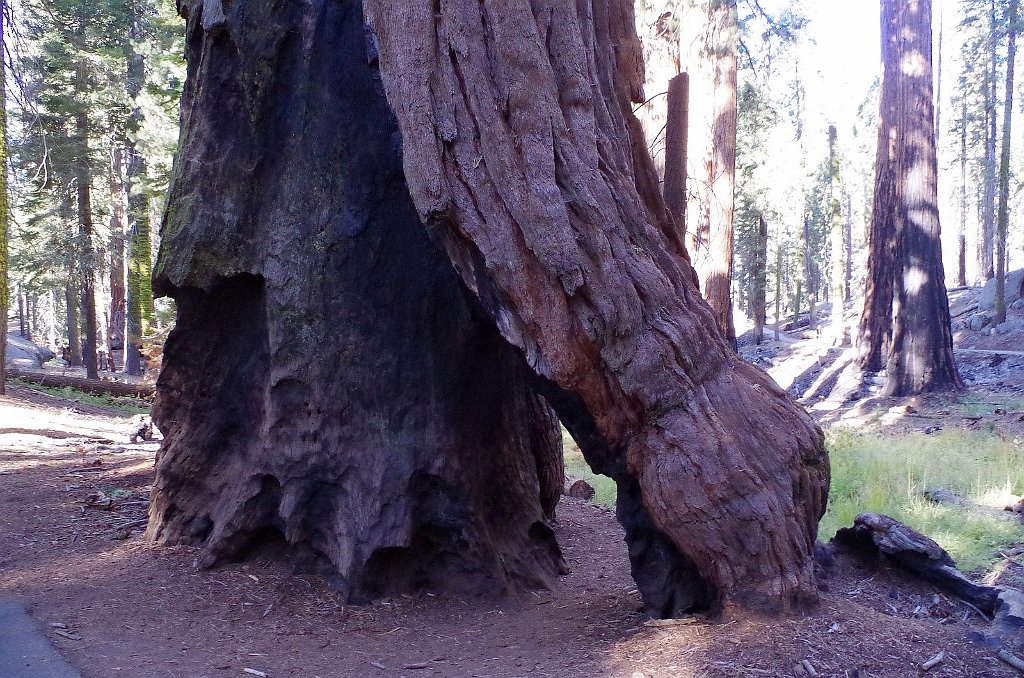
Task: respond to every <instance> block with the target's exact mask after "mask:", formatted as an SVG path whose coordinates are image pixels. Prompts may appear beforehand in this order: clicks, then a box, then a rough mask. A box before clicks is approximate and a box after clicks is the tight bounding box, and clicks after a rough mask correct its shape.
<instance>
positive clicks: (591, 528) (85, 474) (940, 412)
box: [0, 330, 1024, 678]
mask: <svg viewBox="0 0 1024 678" xmlns="http://www.w3.org/2000/svg"><path fill="white" fill-rule="evenodd" d="M972 338H974V339H976V337H972ZM962 339H963V338H962V337H961V338H960V340H961V342H962ZM832 343H833V341H832V340H831V338H830V337H829V336H828V335H827V333H826V332H824V331H822V332H820V333H819V332H817V331H814V330H802V331H800V332H793V333H788V336H786V337H785V338H784V339H783V341H780V342H773V341H769V342H767V343H766V344H763V345H761V346H760V347H754V346H752V345H750V344H749V343H747V344H746V345H744V346H743V347H742V352H743V354H744V355H745V356H746V357H747V358H748V359H750V360H752V361H755V362H759V363H761V364H762V366H763V367H766V368H767V369H768V370H769V371H772V372H773V374H774V375H775V376H776V379H777V380H778V381H779V382H780V384H781V385H783V386H784V387H786V388H790V389H791V391H793V392H794V394H795V395H797V396H798V397H801V398H802V399H803V400H804V403H805V405H807V406H808V407H809V409H810V411H811V412H812V413H813V414H814V416H815V417H816V418H817V419H818V420H819V421H820V422H821V423H822V425H823V427H825V428H826V431H827V435H828V437H829V441H830V448H831V452H832V461H833V488H832V501H831V504H830V509H829V513H828V515H826V518H825V520H824V521H823V524H822V537H823V538H825V539H827V538H828V537H829V536H831V533H832V532H834V530H835V529H836V528H837V527H840V526H843V525H848V524H849V523H850V521H851V520H852V518H853V516H854V515H855V514H856V513H857V512H859V511H864V510H874V511H883V512H889V513H892V514H893V515H894V516H895V517H897V518H899V519H900V520H904V521H906V522H908V523H910V524H912V525H915V526H918V527H920V528H921V529H922V530H924V531H925V532H927V533H929V534H930V535H931V536H933V537H935V538H936V539H938V540H939V541H940V543H942V544H943V546H944V547H946V548H947V549H949V550H950V551H951V552H952V553H953V554H954V556H955V557H956V558H957V559H958V561H959V562H960V564H961V566H962V567H963V568H964V569H966V570H969V571H970V572H971V573H972V576H974V577H975V578H977V579H985V580H986V581H987V582H990V583H994V582H999V583H1003V584H1007V585H1024V555H1022V554H1024V546H1022V545H1024V531H1022V528H1021V523H1020V521H1019V519H1018V518H1017V515H1018V514H1012V513H1009V512H1006V511H1003V510H1002V509H1003V507H1004V506H1005V505H1007V504H1009V503H1012V502H1014V501H1016V500H1017V499H1018V498H1019V496H1018V495H1019V494H1021V493H1024V463H1022V461H1024V460H1022V459H1021V457H1022V455H1024V451H1022V447H1024V445H1022V441H1024V355H1021V356H1017V355H1015V354H1012V353H1009V354H1001V353H980V352H979V353H970V352H967V353H964V352H959V353H958V358H959V359H960V360H961V365H962V369H963V371H964V374H965V376H966V377H968V378H969V380H970V382H971V383H970V388H969V390H968V391H966V392H964V393H961V394H955V395H946V396H929V397H926V398H916V399H883V398H880V397H878V396H877V395H876V394H875V392H873V391H872V388H877V385H878V384H876V383H863V382H862V381H860V380H850V379H847V375H845V374H844V368H843V365H844V361H846V360H847V358H848V356H847V354H846V353H844V351H843V350H842V349H836V348H832ZM984 348H985V349H988V347H984ZM976 350H981V349H976ZM997 350H1004V351H1013V350H1015V349H1014V348H1013V347H1010V348H1007V347H1002V348H1000V349H997ZM1021 350H1024V347H1022V349H1021ZM787 380H788V381H789V383H785V382H786V381H787ZM830 381H831V382H833V383H832V384H831V386H830V387H829V388H817V387H820V386H821V385H822V384H825V383H827V382H830ZM816 388H817V390H816ZM71 395H73V394H71V393H69V392H63V393H45V392H42V391H39V390H36V389H31V388H29V387H27V386H25V385H14V386H12V387H10V392H9V395H8V397H6V398H4V399H0V592H2V593H13V594H16V595H20V596H22V597H23V598H24V599H26V600H27V601H28V602H29V603H30V606H31V611H32V612H33V614H34V615H35V616H36V617H37V618H38V619H39V620H40V621H41V622H42V623H43V624H44V627H46V628H47V631H48V633H49V634H50V635H51V640H52V642H53V643H54V644H55V645H56V646H57V648H58V649H59V650H60V651H61V653H63V654H64V655H65V656H66V657H67V658H68V659H69V660H70V661H71V662H72V663H73V664H74V665H75V666H76V667H78V668H79V669H80V670H81V671H82V674H83V675H84V676H86V677H87V678H88V677H93V676H95V677H101V676H102V677H108V676H119V675H123V676H146V677H148V676H173V677H177V678H184V677H202V676H208V677H214V676H231V675H247V674H245V673H243V671H244V670H245V669H246V668H249V669H252V670H254V671H257V672H262V673H265V674H267V675H269V676H310V677H312V676H323V677H325V678H326V677H328V676H331V677H333V676H401V675H405V676H409V677H410V678H411V677H413V676H527V675H529V676H628V677H630V678H635V677H636V676H637V675H638V674H642V675H643V676H644V677H646V678H650V677H653V676H800V675H810V673H809V669H808V668H806V667H807V666H809V667H810V669H813V671H814V672H815V673H816V674H817V675H820V676H908V675H918V673H919V666H920V665H921V664H922V663H923V662H925V661H927V660H928V659H930V658H932V657H935V656H936V655H938V654H939V653H940V652H943V653H945V654H944V655H943V661H942V662H941V663H939V664H938V665H937V666H936V667H935V668H932V669H931V670H930V671H929V672H928V675H937V676H1011V675H1017V673H1016V671H1015V670H1014V669H1012V668H1010V667H1009V666H1007V665H1005V664H1004V663H1002V662H1000V661H999V660H998V659H997V657H996V653H997V651H998V648H997V647H996V644H995V643H994V642H993V641H992V638H991V629H990V627H989V624H988V622H987V621H986V620H985V619H983V618H982V617H981V616H980V615H979V614H978V613H977V612H976V611H975V610H973V609H972V608H970V607H968V606H965V605H964V604H962V603H959V602H958V601H956V600H954V599H952V598H950V597H948V596H946V595H944V594H941V593H939V592H937V591H936V590H934V589H933V588H931V587H930V586H928V585H926V584H923V583H920V582H915V581H912V580H910V579H907V578H905V577H904V576H902V575H901V574H899V573H898V572H893V571H888V570H879V569H875V568H873V567H869V566H867V565H863V564H858V563H853V562H849V563H846V562H844V563H842V566H841V567H834V568H829V569H822V570H820V571H819V578H820V583H821V587H822V599H821V604H820V605H819V606H818V607H817V608H816V609H815V610H812V611H811V612H810V613H809V614H808V615H806V616H799V617H785V618H781V619H764V618H759V617H753V616H750V615H748V614H746V613H744V612H742V611H740V610H734V609H729V610H726V611H725V613H724V615H723V616H722V617H721V618H720V619H715V620H705V619H696V620H688V622H689V623H674V624H667V625H662V624H652V623H651V622H650V620H649V619H647V618H646V617H644V616H643V615H641V614H640V613H639V612H638V611H637V610H638V609H639V606H640V600H639V596H638V594H637V591H636V589H635V585H634V584H633V581H632V579H631V578H630V575H629V564H628V559H627V554H626V551H625V546H624V544H623V540H622V534H621V530H620V528H619V526H618V524H617V522H616V521H615V517H614V513H613V511H612V510H611V509H610V508H609V507H608V506H607V505H608V504H611V503H613V502H614V487H613V486H611V485H609V484H607V483H604V482H602V481H601V480H600V479H596V478H592V477H591V481H592V482H593V484H594V485H595V487H596V489H597V495H596V496H595V498H594V501H591V502H587V501H581V500H576V499H570V498H568V497H566V498H564V499H563V502H562V503H561V504H560V506H559V508H558V524H557V528H556V531H557V535H558V539H559V542H560V544H561V545H562V548H563V549H564V552H565V556H566V559H567V561H568V563H569V565H570V567H571V573H570V574H568V575H567V576H565V577H563V578H562V579H561V580H560V581H559V582H558V583H557V584H556V585H555V587H554V588H553V589H552V590H551V591H544V592H538V593H535V594H529V595H525V596H522V597H521V598H517V599H513V600H497V599H495V600H472V601H464V600H456V599H451V598H446V597H444V596H434V595H429V594H425V595H422V596H419V597H409V598H404V597H403V598H398V599H393V600H385V601H381V602H380V603H378V604H375V605H372V606H368V607H354V606H348V605H345V604H343V603H342V601H341V600H340V598H339V597H338V596H337V595H336V594H335V593H334V592H333V591H331V590H330V589H329V588H327V587H326V586H325V585H324V583H323V582H322V581H320V580H319V579H317V578H316V577H312V576H303V575H294V574H293V573H292V572H291V570H290V568H289V567H288V564H287V563H282V562H278V561H274V560H268V559H256V560H252V561H248V562H245V563H239V564H235V565H231V566H227V567H223V568H220V569H216V570H197V569H196V568H195V567H194V561H195V558H196V552H195V551H194V550H193V549H190V548H186V547H176V548H152V547H149V546H147V545H146V544H145V543H144V541H143V540H142V537H141V530H142V529H143V525H144V523H145V518H146V512H147V506H148V496H149V491H150V487H151V484H152V482H153V455H154V454H155V451H156V449H157V446H158V443H156V442H138V443H131V442H129V440H128V436H129V433H130V432H131V430H133V424H132V412H133V411H134V410H133V409H132V408H126V407H125V406H124V405H123V403H119V404H117V406H116V407H115V406H112V405H109V404H105V403H103V402H102V401H95V400H93V401H88V402H87V401H83V400H81V399H76V398H72V397H70V396H71ZM567 442H568V443H569V450H568V455H567V457H568V459H567V461H568V467H569V472H570V473H571V474H574V475H586V474H585V471H584V469H583V467H582V465H581V463H580V460H579V458H578V453H576V452H574V450H573V449H572V445H571V439H569V440H567ZM940 489H941V490H945V491H947V492H949V493H951V494H953V495H955V496H956V497H959V498H960V499H961V500H962V501H961V502H960V503H956V504H949V503H943V502H935V501H932V500H931V499H929V498H928V496H931V495H926V492H933V493H934V491H935V490H940ZM50 625H60V626H50ZM57 631H62V632H63V633H57ZM1006 647H1007V649H1009V650H1010V651H1012V652H1015V653H1017V654H1018V655H1022V654H1024V647H1022V646H1021V645H1020V644H1019V641H1018V640H1011V641H1010V642H1009V644H1008V645H1007V646H1006ZM805 660H806V662H807V664H806V665H805V664H804V663H803V662H804V661H805ZM248 675H259V674H252V673H251V672H250V673H249V674H248Z"/></svg>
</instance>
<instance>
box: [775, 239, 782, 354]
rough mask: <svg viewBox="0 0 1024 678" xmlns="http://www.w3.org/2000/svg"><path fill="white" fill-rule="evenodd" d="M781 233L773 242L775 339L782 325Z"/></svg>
mask: <svg viewBox="0 0 1024 678" xmlns="http://www.w3.org/2000/svg"><path fill="white" fill-rule="evenodd" d="M781 236H782V234H781V233H780V234H779V236H778V242H777V243H776V244H775V341H779V339H781V336H780V333H779V330H780V329H781V328H780V325H782V263H783V257H782V237H781Z"/></svg>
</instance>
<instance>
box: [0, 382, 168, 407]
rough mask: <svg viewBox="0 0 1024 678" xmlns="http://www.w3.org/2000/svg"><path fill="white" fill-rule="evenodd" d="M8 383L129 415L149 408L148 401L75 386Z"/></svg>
mask: <svg viewBox="0 0 1024 678" xmlns="http://www.w3.org/2000/svg"><path fill="white" fill-rule="evenodd" d="M8 383H10V384H13V385H16V386H22V387H24V388H27V389H31V390H33V391H39V392H41V393H46V394H48V395H51V396H54V397H57V398H64V399H65V400H73V401H75V402H78V403H82V404H83V405H92V406H94V407H110V408H112V409H115V410H118V411H119V412H123V413H125V414H130V415H136V414H149V410H150V405H149V403H146V402H145V401H142V400H137V399H135V398H129V397H126V396H115V395H96V394H93V393H86V392H85V391H81V390H79V389H77V388H72V387H71V386H63V387H60V388H57V387H54V386H42V385H40V384H35V383H32V382H30V381H23V380H21V379H9V380H8Z"/></svg>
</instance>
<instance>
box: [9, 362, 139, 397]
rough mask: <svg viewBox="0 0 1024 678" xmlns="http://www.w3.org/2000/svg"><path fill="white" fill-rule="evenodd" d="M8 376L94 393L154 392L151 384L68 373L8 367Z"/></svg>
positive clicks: (126, 394) (53, 386) (32, 382)
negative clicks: (76, 375)
mask: <svg viewBox="0 0 1024 678" xmlns="http://www.w3.org/2000/svg"><path fill="white" fill-rule="evenodd" d="M7 376H9V377H11V378H12V379H20V380H21V381H27V382H29V383H31V384H38V385H40V386H47V387H49V388H74V389H78V390H79V391H84V392H86V393H91V394H93V395H111V396H118V397H122V398H139V399H140V400H149V399H151V398H152V397H153V394H154V388H153V386H152V385H150V384H126V383H124V382H121V381H104V380H102V379H84V378H82V377H75V376H71V375H66V374H65V375H60V374H40V373H38V372H26V371H24V370H18V369H11V368H8V369H7Z"/></svg>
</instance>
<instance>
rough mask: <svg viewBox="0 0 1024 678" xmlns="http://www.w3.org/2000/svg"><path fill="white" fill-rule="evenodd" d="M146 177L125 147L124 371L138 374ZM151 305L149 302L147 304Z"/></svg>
mask: <svg viewBox="0 0 1024 678" xmlns="http://www.w3.org/2000/svg"><path fill="white" fill-rule="evenodd" d="M145 174H146V161H145V159H144V158H143V157H142V156H141V155H140V154H139V153H137V152H136V151H135V148H134V146H133V145H129V148H128V223H129V229H128V243H127V246H128V257H127V258H128V271H127V274H126V281H127V299H126V310H125V314H126V318H125V328H126V332H127V335H128V336H127V341H126V348H125V356H124V371H125V373H127V374H135V375H140V374H142V372H143V366H142V362H141V357H142V356H141V354H140V353H139V351H140V350H141V349H142V338H143V335H144V334H145V331H146V319H147V316H146V314H145V309H146V301H147V299H148V298H151V297H152V283H151V282H150V281H151V278H152V269H151V264H150V262H151V261H152V259H151V256H150V252H151V250H150V237H149V236H150V221H149V196H148V195H147V194H146V191H145V189H144V188H143V186H142V185H141V183H142V179H143V178H144V177H145ZM150 303H152V302H150Z"/></svg>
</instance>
